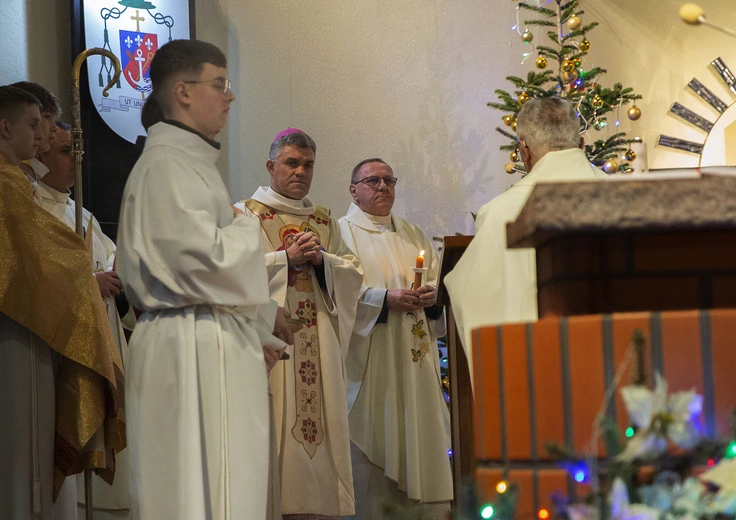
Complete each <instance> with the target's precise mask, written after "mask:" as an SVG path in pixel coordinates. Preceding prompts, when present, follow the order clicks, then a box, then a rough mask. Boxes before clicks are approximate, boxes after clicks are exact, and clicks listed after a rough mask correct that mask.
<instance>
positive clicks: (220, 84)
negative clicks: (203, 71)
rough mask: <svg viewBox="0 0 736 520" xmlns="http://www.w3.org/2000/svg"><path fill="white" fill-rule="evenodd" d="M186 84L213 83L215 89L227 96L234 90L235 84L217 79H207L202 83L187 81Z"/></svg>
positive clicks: (227, 80)
mask: <svg viewBox="0 0 736 520" xmlns="http://www.w3.org/2000/svg"><path fill="white" fill-rule="evenodd" d="M184 83H187V84H192V85H193V84H197V83H212V86H213V87H215V88H216V89H217V90H220V91H221V92H222V93H223V94H227V92H228V91H229V90H232V87H233V83H232V81H230V80H229V79H227V78H215V79H205V80H201V81H185V82H184Z"/></svg>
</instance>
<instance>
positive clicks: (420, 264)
mask: <svg viewBox="0 0 736 520" xmlns="http://www.w3.org/2000/svg"><path fill="white" fill-rule="evenodd" d="M423 268H424V250H422V251H419V256H417V266H416V268H415V269H414V290H415V291H416V290H417V289H419V288H420V287H421V286H422V271H421V270H420V269H423Z"/></svg>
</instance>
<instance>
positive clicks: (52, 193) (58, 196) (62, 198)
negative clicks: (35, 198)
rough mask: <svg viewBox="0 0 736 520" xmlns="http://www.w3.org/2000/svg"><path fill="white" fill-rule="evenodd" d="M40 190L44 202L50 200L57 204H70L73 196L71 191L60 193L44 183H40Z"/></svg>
mask: <svg viewBox="0 0 736 520" xmlns="http://www.w3.org/2000/svg"><path fill="white" fill-rule="evenodd" d="M38 189H39V191H40V193H41V198H42V199H44V200H48V201H49V202H53V203H56V204H63V205H67V204H69V195H71V192H69V191H65V192H61V191H58V190H56V189H54V188H52V187H51V186H49V185H48V184H44V183H43V181H42V182H39V183H38Z"/></svg>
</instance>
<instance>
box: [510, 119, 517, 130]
mask: <svg viewBox="0 0 736 520" xmlns="http://www.w3.org/2000/svg"><path fill="white" fill-rule="evenodd" d="M511 130H513V131H514V132H516V119H514V122H513V123H511Z"/></svg>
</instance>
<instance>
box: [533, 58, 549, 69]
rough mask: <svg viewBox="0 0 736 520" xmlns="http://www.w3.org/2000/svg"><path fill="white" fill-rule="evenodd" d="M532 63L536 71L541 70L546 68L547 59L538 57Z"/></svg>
mask: <svg viewBox="0 0 736 520" xmlns="http://www.w3.org/2000/svg"><path fill="white" fill-rule="evenodd" d="M534 63H535V64H536V65H537V68H538V69H543V68H545V67H546V66H547V58H545V57H544V56H540V57H539V58H537V61H535V62H534Z"/></svg>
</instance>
